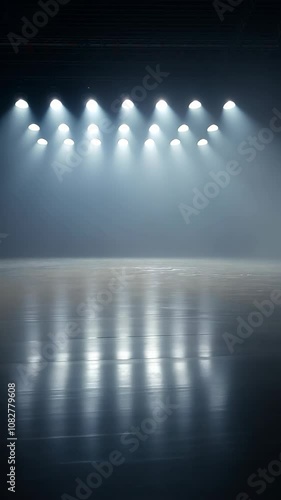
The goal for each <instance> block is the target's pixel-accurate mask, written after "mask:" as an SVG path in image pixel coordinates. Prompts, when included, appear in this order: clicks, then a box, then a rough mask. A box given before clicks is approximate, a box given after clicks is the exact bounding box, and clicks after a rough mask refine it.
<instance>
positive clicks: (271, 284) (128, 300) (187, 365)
mask: <svg viewBox="0 0 281 500" xmlns="http://www.w3.org/2000/svg"><path fill="white" fill-rule="evenodd" d="M0 272H1V297H0V327H1V335H0V376H1V381H2V397H1V410H3V411H1V414H2V416H1V429H2V440H3V441H2V446H1V454H2V456H3V458H4V463H5V462H7V452H6V448H5V447H6V434H7V432H6V429H7V417H6V413H7V403H6V402H7V391H6V385H7V384H8V382H15V383H16V415H17V416H16V436H17V443H16V492H17V495H16V496H18V497H19V498H24V495H29V496H26V498H29V499H33V498H34V499H36V500H42V499H45V498H46V499H48V500H50V499H52V500H56V499H61V498H62V499H63V500H73V499H75V498H77V499H80V498H81V499H83V500H86V499H88V498H91V499H96V498H116V499H117V498H118V499H119V498H120V499H126V500H127V499H130V500H131V499H134V500H147V499H153V500H157V499H161V500H162V499H164V498H169V499H170V498H177V499H178V498H180V499H181V498H184V499H191V500H196V499H199V500H212V499H216V500H232V499H233V500H238V499H239V500H247V499H251V500H253V499H255V498H259V495H258V491H261V490H262V489H264V486H263V485H266V486H265V490H264V495H263V497H262V498H265V499H274V500H276V499H277V498H279V497H280V491H281V464H280V474H276V475H275V477H274V476H273V475H272V473H268V474H269V477H270V481H267V480H265V479H259V478H258V474H259V473H258V470H259V469H268V468H270V470H271V469H272V467H271V463H272V461H276V460H278V459H280V454H281V329H280V322H281V305H280V303H281V300H280V298H281V293H280V291H281V264H280V263H267V262H261V263H251V262H250V261H242V260H241V261H238V260H237V261H231V260H225V261H223V260H149V259H143V260H141V259H138V260H130V259H124V260H121V259H120V260H98V259H95V260H94V259H93V260H90V259H89V260H88V259H83V260H72V259H65V260H38V261H35V260H26V261H16V260H15V261H2V262H1V264H0ZM278 293H279V295H278ZM273 298H274V300H275V303H274V301H273ZM265 300H266V301H267V302H266V305H265V309H263V310H262V312H259V313H258V314H257V312H258V311H259V309H258V307H262V306H261V303H262V302H263V301H265ZM256 301H258V303H259V304H260V306H258V305H257V302H256ZM268 301H270V302H268ZM278 301H279V303H278ZM239 317H240V319H238V318H239ZM241 318H242V322H243V327H242V336H243V337H244V338H242V336H241V335H240V336H238V333H237V328H238V327H239V324H240V323H241ZM239 322H240V323H239ZM250 323H252V325H253V326H251V324H250ZM241 324H242V323H241ZM245 325H248V326H245ZM240 333H241V332H240ZM3 431H4V432H3ZM3 443H4V444H3ZM114 451H115V453H113V452H114ZM110 461H111V463H110ZM94 462H107V463H108V462H109V463H110V465H108V464H107V465H104V466H103V470H102V471H101V469H98V468H97V467H99V466H97V467H96V466H95V464H94ZM276 468H278V465H276V464H275V469H274V467H273V469H274V470H275V471H276ZM273 469H272V470H273ZM6 471H7V472H8V467H7V466H6V469H5V466H4V469H3V468H2V472H3V473H4V474H3V476H4V477H5V474H6V473H7V472H6ZM107 476H108V477H107ZM250 476H252V485H249V484H247V481H248V478H249V477H250ZM5 480H6V479H5ZM3 483H4V481H2V486H3ZM253 485H255V486H253ZM2 486H1V488H2ZM77 488H78V489H77ZM2 489H3V488H2ZM241 492H245V495H244V496H240V497H239V494H240V493H241ZM4 493H5V486H4ZM3 498H4V497H3Z"/></svg>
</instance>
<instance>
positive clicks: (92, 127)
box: [88, 123, 99, 134]
mask: <svg viewBox="0 0 281 500" xmlns="http://www.w3.org/2000/svg"><path fill="white" fill-rule="evenodd" d="M98 131H99V127H98V126H97V125H95V124H94V123H91V125H89V127H88V132H90V133H91V134H96V133H97V132H98Z"/></svg>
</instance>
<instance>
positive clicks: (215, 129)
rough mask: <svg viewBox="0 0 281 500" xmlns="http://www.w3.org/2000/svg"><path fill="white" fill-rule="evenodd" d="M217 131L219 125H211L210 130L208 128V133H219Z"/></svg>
mask: <svg viewBox="0 0 281 500" xmlns="http://www.w3.org/2000/svg"><path fill="white" fill-rule="evenodd" d="M217 130H219V127H218V126H217V125H215V124H214V125H210V126H209V127H208V128H207V131H208V132H217Z"/></svg>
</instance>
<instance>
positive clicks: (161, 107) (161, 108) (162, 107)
mask: <svg viewBox="0 0 281 500" xmlns="http://www.w3.org/2000/svg"><path fill="white" fill-rule="evenodd" d="M167 106H168V104H167V103H166V101H163V99H161V101H158V103H157V104H156V108H157V109H159V111H164V110H165V109H166V108H167Z"/></svg>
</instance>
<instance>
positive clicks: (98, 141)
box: [91, 139, 101, 146]
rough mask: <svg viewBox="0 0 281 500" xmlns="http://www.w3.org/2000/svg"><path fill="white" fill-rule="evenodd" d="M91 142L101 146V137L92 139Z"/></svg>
mask: <svg viewBox="0 0 281 500" xmlns="http://www.w3.org/2000/svg"><path fill="white" fill-rule="evenodd" d="M91 144H93V146H100V145H101V141H100V140H99V139H92V140H91Z"/></svg>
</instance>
